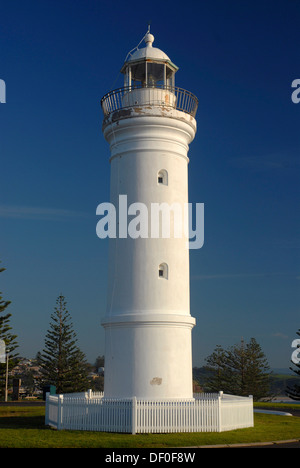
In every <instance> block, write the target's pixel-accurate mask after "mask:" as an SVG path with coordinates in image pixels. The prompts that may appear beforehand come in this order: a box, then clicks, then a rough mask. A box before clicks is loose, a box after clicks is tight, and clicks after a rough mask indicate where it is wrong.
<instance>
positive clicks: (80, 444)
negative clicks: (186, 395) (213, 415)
mask: <svg viewBox="0 0 300 468" xmlns="http://www.w3.org/2000/svg"><path fill="white" fill-rule="evenodd" d="M272 406H273V407H274V404H273V405H272ZM278 409H279V408H278ZM285 409H286V410H288V408H287V407H286V406H285ZM280 410H281V408H280ZM44 415H45V408H44V407H32V406H26V405H25V404H24V406H20V407H15V406H7V407H5V406H3V407H0V448H5V447H9V448H38V447H39V448H100V447H104V448H142V447H143V448H156V447H162V448H170V447H197V446H201V445H215V444H237V443H250V442H266V441H275V440H288V439H300V417H294V416H293V417H291V416H278V415H271V414H260V413H258V414H254V427H253V428H247V429H238V430H234V431H228V432H221V433H216V432H212V433H179V434H136V435H131V434H116V433H108V432H88V431H57V430H55V429H51V428H49V427H46V426H45V424H44V421H45V419H44V417H45V416H44Z"/></svg>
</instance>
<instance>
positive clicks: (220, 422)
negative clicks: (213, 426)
mask: <svg viewBox="0 0 300 468" xmlns="http://www.w3.org/2000/svg"><path fill="white" fill-rule="evenodd" d="M222 397H223V392H222V391H221V392H219V396H218V432H222Z"/></svg>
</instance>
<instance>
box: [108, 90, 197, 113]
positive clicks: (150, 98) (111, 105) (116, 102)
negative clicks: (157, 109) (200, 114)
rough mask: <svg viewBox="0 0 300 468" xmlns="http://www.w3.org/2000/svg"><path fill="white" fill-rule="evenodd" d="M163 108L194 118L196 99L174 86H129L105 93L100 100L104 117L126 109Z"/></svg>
mask: <svg viewBox="0 0 300 468" xmlns="http://www.w3.org/2000/svg"><path fill="white" fill-rule="evenodd" d="M143 105H148V106H163V107H172V108H174V109H177V110H180V111H182V112H186V113H187V114H190V115H192V116H193V117H195V115H196V112H197V107H198V99H197V98H196V96H194V94H192V93H190V92H189V91H186V90H185V89H182V88H178V87H177V86H174V87H172V88H168V87H165V86H158V85H155V86H154V87H153V86H143V87H142V86H129V87H124V88H118V89H115V90H113V91H110V92H109V93H107V94H106V95H105V96H103V98H102V99H101V106H102V110H103V113H104V115H105V116H107V115H109V114H111V113H112V112H115V111H119V110H121V109H126V108H127V107H139V106H143Z"/></svg>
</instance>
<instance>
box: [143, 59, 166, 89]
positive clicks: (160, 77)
mask: <svg viewBox="0 0 300 468" xmlns="http://www.w3.org/2000/svg"><path fill="white" fill-rule="evenodd" d="M164 76H165V64H164V63H151V62H148V63H147V84H148V86H157V85H158V86H163V85H164V84H165V83H164Z"/></svg>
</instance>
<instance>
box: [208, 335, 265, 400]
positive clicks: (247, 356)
mask: <svg viewBox="0 0 300 468" xmlns="http://www.w3.org/2000/svg"><path fill="white" fill-rule="evenodd" d="M206 361H207V362H208V363H209V367H208V369H210V370H211V371H212V376H211V377H209V379H208V380H207V382H206V385H208V386H209V389H210V390H211V391H220V390H222V391H224V393H228V394H231V395H240V396H248V395H253V399H254V400H259V399H260V398H262V397H264V396H268V394H269V387H270V382H269V377H270V373H269V366H268V363H267V360H266V358H265V355H264V353H263V352H262V350H261V348H260V345H259V344H258V343H257V342H256V340H255V339H254V338H251V340H250V342H249V343H247V344H245V342H244V340H243V339H242V340H241V342H240V343H239V344H236V345H234V346H232V347H230V348H229V349H227V350H223V349H222V348H221V347H220V346H219V347H217V348H216V350H215V352H214V353H213V354H212V355H211V356H209V357H208V358H207V360H206Z"/></svg>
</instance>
